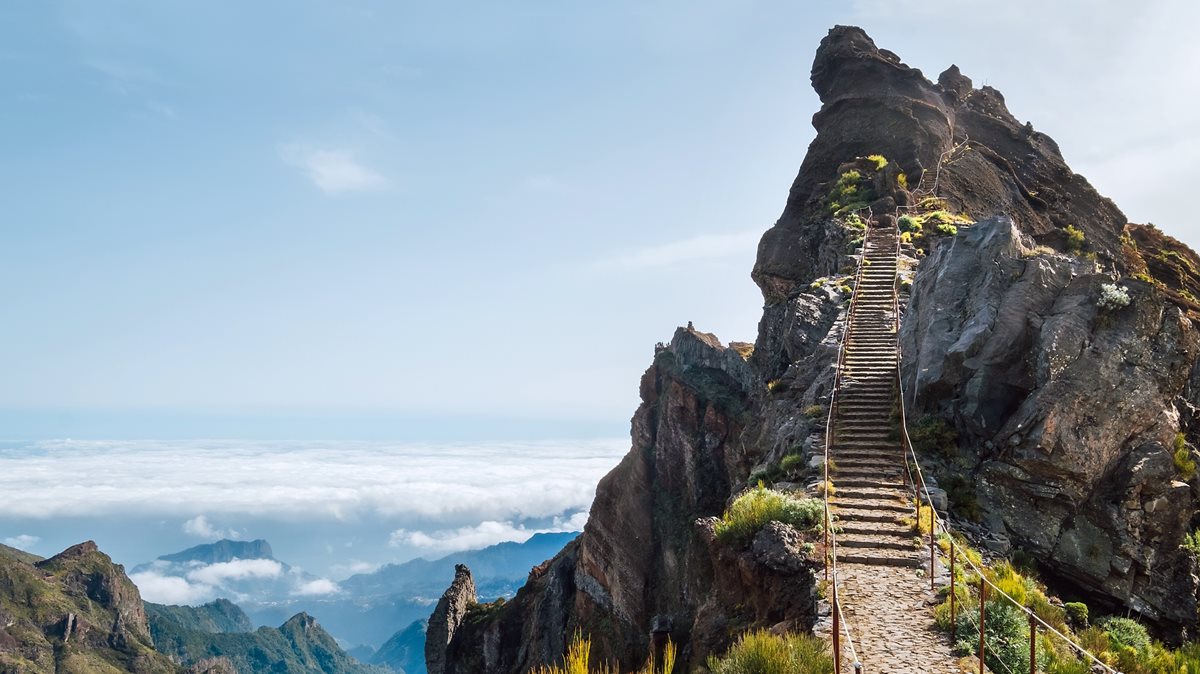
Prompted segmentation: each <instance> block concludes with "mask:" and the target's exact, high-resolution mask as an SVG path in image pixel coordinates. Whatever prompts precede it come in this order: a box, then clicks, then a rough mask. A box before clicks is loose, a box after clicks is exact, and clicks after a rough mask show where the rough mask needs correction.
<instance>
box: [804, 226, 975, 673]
mask: <svg viewBox="0 0 1200 674" xmlns="http://www.w3.org/2000/svg"><path fill="white" fill-rule="evenodd" d="M896 236H897V233H896V231H895V230H894V229H881V228H872V229H870V230H868V232H867V236H866V240H865V242H864V248H863V255H864V262H863V268H862V276H861V279H860V281H859V285H858V287H857V288H856V289H855V303H854V308H853V312H852V314H851V318H850V321H851V323H850V329H849V331H848V333H847V335H846V343H845V344H844V345H843V349H844V361H843V370H842V383H841V388H840V390H839V393H838V397H837V410H836V411H835V414H834V433H833V444H832V445H831V449H830V458H831V459H832V461H833V464H834V466H835V468H834V470H833V471H832V478H831V479H832V481H833V484H834V489H835V492H834V493H835V496H834V497H833V499H832V500H831V503H832V504H833V507H834V512H835V514H836V516H837V525H838V527H839V528H840V533H839V534H838V536H837V544H838V546H837V551H838V552H837V558H838V576H839V578H840V579H841V583H840V585H839V587H840V599H841V604H842V613H843V615H844V616H845V618H846V622H847V623H848V625H849V627H850V632H851V635H852V636H853V639H854V647H855V650H856V652H857V655H858V658H859V660H860V661H861V662H862V663H863V665H864V668H863V671H864V672H867V673H868V674H901V673H903V674H924V673H927V672H936V673H939V674H940V673H950V672H953V673H956V674H957V673H959V672H961V671H963V670H961V669H960V668H959V667H958V665H957V658H955V657H954V656H953V655H952V654H951V651H950V639H949V637H948V635H945V634H944V633H942V632H940V631H938V630H937V629H936V628H935V627H934V624H933V608H932V606H933V592H932V591H931V590H930V588H929V576H928V573H929V548H928V546H927V545H925V546H921V545H919V541H917V540H916V534H915V533H914V531H913V529H912V520H913V519H914V515H915V513H914V512H913V507H912V505H911V499H910V496H909V494H910V491H909V489H908V487H907V485H906V482H905V480H906V477H905V474H904V466H905V463H904V451H903V449H902V447H901V445H900V441H899V440H898V439H897V437H898V436H897V434H896V428H895V421H894V420H893V418H892V413H893V410H894V408H895V406H896V390H895V381H896V366H897V363H896V353H897V342H896V331H895V325H896V304H895V291H894V288H895V280H896V271H897V270H896V265H897V258H896ZM935 572H938V573H941V572H943V570H941V569H936V570H935ZM826 594H828V592H827V593H826ZM831 622H832V621H831V620H830V618H829V617H828V616H826V617H825V618H824V619H823V620H822V621H821V623H820V624H819V625H818V626H817V631H818V633H822V634H823V635H824V636H825V637H826V638H830V636H831V634H830V630H831V627H832V625H831ZM843 633H844V631H843ZM842 652H843V654H844V655H843V659H842V663H843V669H842V671H843V672H847V673H853V671H854V670H853V667H852V666H851V665H852V663H853V659H852V658H851V657H850V647H849V645H848V644H845V643H843V649H842Z"/></svg>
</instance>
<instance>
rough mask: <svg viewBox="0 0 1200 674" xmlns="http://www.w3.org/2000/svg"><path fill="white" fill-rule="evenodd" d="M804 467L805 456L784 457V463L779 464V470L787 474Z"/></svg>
mask: <svg viewBox="0 0 1200 674" xmlns="http://www.w3.org/2000/svg"><path fill="white" fill-rule="evenodd" d="M803 467H804V455H803V454H788V455H787V456H785V457H783V460H782V461H780V462H779V470H781V471H783V472H785V473H790V472H792V471H793V470H795V469H797V468H803Z"/></svg>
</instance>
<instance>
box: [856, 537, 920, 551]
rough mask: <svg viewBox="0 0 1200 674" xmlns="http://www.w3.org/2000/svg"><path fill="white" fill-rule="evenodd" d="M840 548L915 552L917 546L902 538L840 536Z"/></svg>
mask: <svg viewBox="0 0 1200 674" xmlns="http://www.w3.org/2000/svg"><path fill="white" fill-rule="evenodd" d="M837 543H838V547H841V548H866V549H868V550H904V551H908V550H913V551H915V550H916V549H917V546H916V545H914V544H913V542H912V540H911V539H910V540H902V539H900V538H892V537H891V536H861V535H858V534H850V535H848V536H838V541H837Z"/></svg>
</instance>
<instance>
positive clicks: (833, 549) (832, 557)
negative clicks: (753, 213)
mask: <svg viewBox="0 0 1200 674" xmlns="http://www.w3.org/2000/svg"><path fill="white" fill-rule="evenodd" d="M866 251H867V239H866V236H865V235H864V237H863V244H862V248H861V249H860V252H859V254H858V260H857V261H856V263H855V270H854V291H853V292H852V293H851V295H850V306H849V307H848V308H847V309H846V320H845V322H844V323H843V324H842V336H841V340H840V341H839V343H838V344H839V346H838V358H837V363H836V365H835V366H834V373H833V387H832V388H831V389H830V392H829V412H828V415H827V416H826V419H825V462H824V466H823V468H824V478H825V481H824V483H822V485H821V494H822V500H823V501H824V506H825V521H824V527H823V528H824V529H825V580H826V581H827V582H829V583H830V588H831V592H830V595H831V597H832V599H833V607H832V611H831V613H832V617H833V630H832V633H833V671H834V674H841V670H842V650H841V632H842V631H843V630H844V631H845V633H846V642H847V644H848V645H849V647H850V655H851V657H852V658H853V663H854V669H855V670H856V671H860V670H861V664H860V662H859V659H858V653H857V651H856V649H855V648H854V637H853V635H852V634H851V632H850V627H849V624H848V623H847V622H846V619H845V616H843V614H842V607H841V603H840V601H839V596H838V587H839V585H840V581H839V578H838V573H837V530H836V529H835V528H834V526H833V514H832V512H831V511H830V507H829V497H830V492H831V491H832V488H831V487H832V484H833V483H832V482H830V480H829V450H830V447H831V446H832V445H833V438H834V434H835V432H836V425H835V423H834V420H835V419H836V418H837V406H838V392H839V391H840V389H841V385H842V372H843V370H844V367H845V361H846V338H847V336H849V334H850V328H851V326H852V325H853V323H854V308H855V307H856V306H858V288H859V284H860V283H861V281H862V272H863V260H864V259H866ZM831 575H832V580H830V576H831Z"/></svg>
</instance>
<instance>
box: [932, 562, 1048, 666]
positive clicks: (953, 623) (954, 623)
mask: <svg viewBox="0 0 1200 674" xmlns="http://www.w3.org/2000/svg"><path fill="white" fill-rule="evenodd" d="M957 556H958V554H957V549H956V548H955V547H954V541H953V539H951V541H950V640H951V641H958V616H956V615H955V612H954V608H955V606H954V602H955V600H956V599H957V597H955V596H954V594H955V586H954V558H955V557H957ZM1031 674H1032V673H1031Z"/></svg>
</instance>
